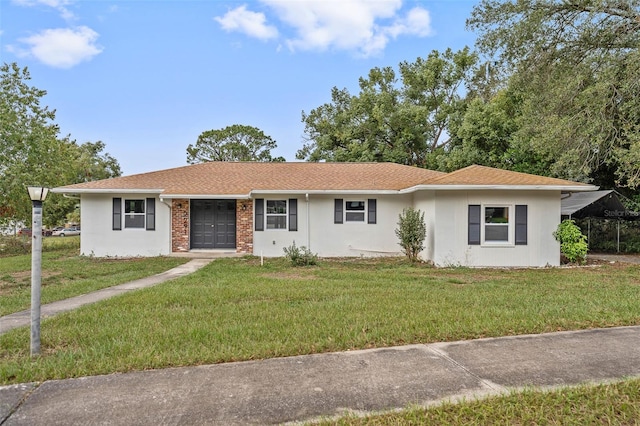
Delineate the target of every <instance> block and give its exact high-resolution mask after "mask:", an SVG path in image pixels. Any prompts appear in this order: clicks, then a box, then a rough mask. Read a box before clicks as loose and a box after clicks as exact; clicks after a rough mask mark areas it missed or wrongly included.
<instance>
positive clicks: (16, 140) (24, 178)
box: [0, 63, 120, 225]
mask: <svg viewBox="0 0 640 426" xmlns="http://www.w3.org/2000/svg"><path fill="white" fill-rule="evenodd" d="M30 79H31V77H30V74H29V71H28V69H27V68H20V67H18V65H17V64H16V63H12V64H6V63H5V64H3V65H2V67H0V88H1V90H0V176H1V177H2V178H1V179H0V206H2V208H1V209H0V222H7V221H23V222H29V217H30V216H31V201H30V199H29V196H28V194H27V190H26V187H27V186H28V185H42V186H46V187H50V188H51V187H55V186H61V185H67V184H73V183H78V182H84V181H87V180H95V179H102V178H108V177H113V176H119V175H120V166H119V165H118V162H117V161H116V160H115V159H114V158H113V157H111V156H110V155H109V154H106V153H103V150H104V148H105V145H104V143H102V142H95V143H92V142H87V143H85V144H82V145H78V144H77V143H76V142H75V141H74V140H71V139H69V137H65V138H60V137H59V136H58V135H59V131H60V130H59V128H58V126H57V125H56V124H55V122H54V120H55V110H51V109H49V108H48V107H46V106H44V107H43V106H41V104H40V102H41V99H42V98H43V97H44V96H45V95H46V91H44V90H41V89H38V88H36V87H32V86H30V85H29V84H28V81H29V80H30ZM74 206H75V202H74V201H73V200H69V199H64V198H63V197H62V196H60V195H58V194H51V195H50V196H49V197H48V198H47V200H46V206H45V209H46V214H45V215H44V216H43V221H44V222H45V224H48V225H52V224H58V223H62V222H64V218H65V216H66V214H67V213H69V212H71V211H73V209H74Z"/></svg>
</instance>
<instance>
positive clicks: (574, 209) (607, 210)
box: [561, 190, 640, 220]
mask: <svg viewBox="0 0 640 426" xmlns="http://www.w3.org/2000/svg"><path fill="white" fill-rule="evenodd" d="M561 214H562V216H569V217H571V218H576V219H582V218H586V217H598V218H604V219H625V220H635V219H640V212H634V211H630V210H628V209H627V208H626V207H625V206H624V205H623V204H622V202H620V199H619V198H618V193H617V192H616V191H614V190H606V191H592V192H574V193H571V194H569V195H566V196H564V198H563V199H562V207H561Z"/></svg>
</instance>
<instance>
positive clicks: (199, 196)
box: [161, 194, 251, 200]
mask: <svg viewBox="0 0 640 426" xmlns="http://www.w3.org/2000/svg"><path fill="white" fill-rule="evenodd" d="M161 198H166V199H169V200H171V199H178V198H179V199H183V198H188V199H190V200H213V199H218V200H221V199H224V200H248V199H249V198H251V197H250V196H249V194H162V195H161Z"/></svg>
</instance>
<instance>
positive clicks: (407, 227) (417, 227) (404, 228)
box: [396, 207, 427, 262]
mask: <svg viewBox="0 0 640 426" xmlns="http://www.w3.org/2000/svg"><path fill="white" fill-rule="evenodd" d="M396 235H397V237H398V239H400V243H399V244H400V247H402V252H403V253H404V254H405V255H406V256H407V257H408V258H409V260H410V261H411V262H417V261H418V255H419V254H420V252H421V251H422V250H424V240H425V238H426V237H427V226H426V225H425V223H424V213H423V212H421V211H420V210H419V209H418V210H415V209H413V208H412V207H409V208H405V209H404V210H402V214H400V216H399V220H398V228H396Z"/></svg>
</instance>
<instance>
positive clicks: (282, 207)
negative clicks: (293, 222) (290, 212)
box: [265, 200, 287, 229]
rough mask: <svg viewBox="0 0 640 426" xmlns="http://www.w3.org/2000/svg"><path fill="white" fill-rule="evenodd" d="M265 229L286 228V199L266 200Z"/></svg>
mask: <svg viewBox="0 0 640 426" xmlns="http://www.w3.org/2000/svg"><path fill="white" fill-rule="evenodd" d="M266 202H267V208H266V212H265V213H266V222H267V229H287V200H266Z"/></svg>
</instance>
